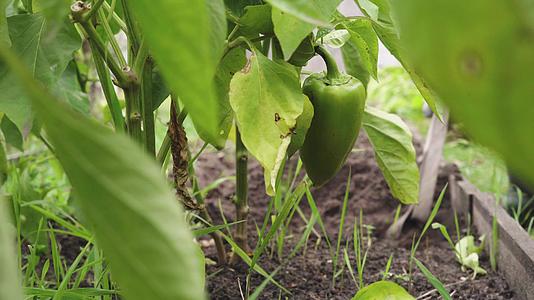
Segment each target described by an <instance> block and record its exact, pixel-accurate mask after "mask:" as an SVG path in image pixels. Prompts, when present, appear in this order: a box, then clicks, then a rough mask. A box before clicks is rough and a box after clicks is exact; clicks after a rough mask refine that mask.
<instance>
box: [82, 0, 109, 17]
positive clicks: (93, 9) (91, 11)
mask: <svg viewBox="0 0 534 300" xmlns="http://www.w3.org/2000/svg"><path fill="white" fill-rule="evenodd" d="M104 1H105V0H95V1H94V5H91V4H87V6H89V8H90V9H89V11H88V12H87V13H86V14H85V16H84V18H85V20H86V21H87V20H90V19H91V18H92V17H93V16H94V15H95V13H96V12H97V11H98V10H99V9H100V7H101V6H102V3H104Z"/></svg>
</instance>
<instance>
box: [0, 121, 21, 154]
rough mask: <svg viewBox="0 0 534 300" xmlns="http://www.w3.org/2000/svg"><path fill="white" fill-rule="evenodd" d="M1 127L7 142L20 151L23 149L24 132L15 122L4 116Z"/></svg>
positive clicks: (0, 123)
mask: <svg viewBox="0 0 534 300" xmlns="http://www.w3.org/2000/svg"><path fill="white" fill-rule="evenodd" d="M0 128H1V129H2V133H3V134H4V138H5V140H6V144H8V145H11V146H13V147H15V148H17V149H19V150H20V151H22V150H23V144H24V139H23V137H22V133H21V132H20V131H19V129H18V128H17V125H15V123H13V122H12V121H11V120H10V119H9V118H8V117H7V116H5V115H4V116H3V117H2V121H1V122H0Z"/></svg>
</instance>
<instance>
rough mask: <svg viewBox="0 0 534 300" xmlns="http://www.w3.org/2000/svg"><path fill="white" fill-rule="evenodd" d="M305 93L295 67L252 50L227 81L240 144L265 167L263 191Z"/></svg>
mask: <svg viewBox="0 0 534 300" xmlns="http://www.w3.org/2000/svg"><path fill="white" fill-rule="evenodd" d="M304 98H305V96H304V95H303V94H302V91H301V88H300V81H299V78H298V75H297V72H296V71H295V69H294V68H293V67H292V66H291V65H289V64H287V63H285V62H274V61H271V60H269V59H268V58H267V57H266V56H265V55H263V54H261V53H260V52H259V51H254V53H253V55H252V56H251V57H250V61H249V62H248V64H247V65H246V66H245V68H244V69H243V70H241V72H238V73H236V74H235V75H234V78H233V79H232V81H231V83H230V104H231V106H232V109H233V110H234V112H235V115H236V119H237V125H238V127H239V130H240V132H241V138H242V140H243V144H244V145H245V146H246V148H247V149H248V151H249V152H250V153H251V154H252V155H253V156H254V157H255V158H256V159H257V160H258V161H259V162H260V164H261V165H262V166H263V168H264V169H265V181H266V189H267V193H269V194H273V193H274V184H273V182H274V180H275V179H276V175H277V174H276V173H277V170H278V168H279V167H280V163H281V159H280V158H281V157H282V158H283V157H284V156H285V154H286V150H287V147H288V146H289V141H290V139H291V135H292V132H293V130H294V129H295V128H294V127H295V124H296V119H297V117H298V116H299V115H301V114H302V111H303V106H304Z"/></svg>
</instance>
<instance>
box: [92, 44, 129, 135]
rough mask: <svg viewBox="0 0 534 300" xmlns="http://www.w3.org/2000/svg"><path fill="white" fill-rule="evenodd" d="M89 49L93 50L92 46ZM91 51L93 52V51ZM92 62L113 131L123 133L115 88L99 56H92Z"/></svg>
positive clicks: (123, 125)
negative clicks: (109, 114)
mask: <svg viewBox="0 0 534 300" xmlns="http://www.w3.org/2000/svg"><path fill="white" fill-rule="evenodd" d="M91 49H93V46H92V45H91ZM93 51H95V50H94V49H93ZM93 60H94V62H95V67H96V72H97V74H98V77H99V78H100V85H101V86H102V91H103V92H104V96H105V98H106V102H107V104H108V109H109V111H110V113H111V120H112V121H113V125H114V127H115V130H116V131H118V132H124V131H125V122H124V116H123V115H122V108H121V105H120V103H119V99H118V97H117V93H115V88H114V86H113V83H112V81H111V76H109V72H108V70H107V69H106V66H105V64H104V61H103V60H102V58H101V57H100V56H99V55H93Z"/></svg>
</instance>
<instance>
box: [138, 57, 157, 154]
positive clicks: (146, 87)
mask: <svg viewBox="0 0 534 300" xmlns="http://www.w3.org/2000/svg"><path fill="white" fill-rule="evenodd" d="M141 48H143V47H141ZM140 52H141V51H140ZM152 65H153V62H152V59H151V58H150V57H148V58H146V60H145V66H144V68H143V72H142V74H143V78H142V80H141V81H142V82H143V86H142V87H141V88H142V92H141V107H142V111H143V122H144V123H143V125H144V126H143V130H144V133H145V136H144V138H145V147H146V150H147V152H148V153H150V155H152V156H155V155H156V132H155V126H154V111H153V110H152V70H153V69H152Z"/></svg>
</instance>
